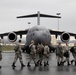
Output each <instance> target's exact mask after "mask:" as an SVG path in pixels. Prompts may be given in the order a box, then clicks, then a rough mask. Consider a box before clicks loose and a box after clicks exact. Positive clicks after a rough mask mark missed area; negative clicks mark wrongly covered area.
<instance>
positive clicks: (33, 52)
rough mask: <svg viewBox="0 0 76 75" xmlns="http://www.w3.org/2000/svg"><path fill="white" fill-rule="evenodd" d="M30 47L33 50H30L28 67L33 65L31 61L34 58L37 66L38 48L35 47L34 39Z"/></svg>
mask: <svg viewBox="0 0 76 75" xmlns="http://www.w3.org/2000/svg"><path fill="white" fill-rule="evenodd" d="M29 48H30V49H31V51H30V54H29V59H30V60H29V62H28V64H27V67H30V66H31V65H30V63H31V61H32V60H33V61H34V64H35V66H37V63H36V60H35V57H36V48H35V44H34V40H32V41H31V44H30V45H29Z"/></svg>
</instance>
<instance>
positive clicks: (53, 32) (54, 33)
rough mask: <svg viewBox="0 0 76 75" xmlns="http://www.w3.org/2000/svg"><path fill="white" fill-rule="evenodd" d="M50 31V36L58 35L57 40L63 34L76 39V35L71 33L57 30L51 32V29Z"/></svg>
mask: <svg viewBox="0 0 76 75" xmlns="http://www.w3.org/2000/svg"><path fill="white" fill-rule="evenodd" d="M49 31H50V34H52V35H56V38H57V36H58V35H61V34H62V33H69V34H70V36H74V37H75V39H76V34H75V33H70V32H65V31H55V30H50V29H49Z"/></svg>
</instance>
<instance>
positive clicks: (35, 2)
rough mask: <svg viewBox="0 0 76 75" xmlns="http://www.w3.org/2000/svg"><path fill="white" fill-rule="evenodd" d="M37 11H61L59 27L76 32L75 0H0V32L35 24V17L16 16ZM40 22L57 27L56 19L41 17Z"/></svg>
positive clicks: (48, 12)
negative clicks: (19, 17) (23, 17)
mask: <svg viewBox="0 0 76 75" xmlns="http://www.w3.org/2000/svg"><path fill="white" fill-rule="evenodd" d="M37 11H40V12H41V13H43V14H49V15H56V13H61V17H62V18H61V19H60V20H59V29H60V30H62V31H68V32H76V0H0V33H2V32H9V31H15V30H16V31H18V30H24V29H27V28H29V27H32V26H35V25H37V19H36V18H28V19H27V18H26V19H17V18H16V17H17V16H21V15H27V14H34V13H37ZM28 22H31V24H30V25H29V24H28ZM40 23H41V25H42V26H45V27H47V28H50V29H55V30H57V29H58V19H53V18H41V22H40Z"/></svg>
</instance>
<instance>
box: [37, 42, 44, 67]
mask: <svg viewBox="0 0 76 75" xmlns="http://www.w3.org/2000/svg"><path fill="white" fill-rule="evenodd" d="M43 50H44V46H43V45H42V43H41V42H39V43H38V45H37V54H38V61H37V64H38V65H40V66H41V65H42V60H43Z"/></svg>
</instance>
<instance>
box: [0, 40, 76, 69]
mask: <svg viewBox="0 0 76 75" xmlns="http://www.w3.org/2000/svg"><path fill="white" fill-rule="evenodd" d="M18 42H19V43H17V44H16V46H15V48H14V50H15V56H14V61H13V64H12V67H16V65H15V63H16V61H17V59H19V60H20V63H21V67H25V65H24V64H23V59H22V47H21V40H19V41H18ZM34 43H35V41H34V40H31V43H30V45H29V50H30V52H29V53H28V55H29V61H28V63H27V67H30V66H31V65H30V64H31V61H32V60H33V61H34V64H35V66H42V61H43V62H44V64H43V65H44V66H48V65H49V58H50V57H49V56H50V55H49V54H50V48H49V45H48V42H46V43H45V45H43V44H42V43H41V42H39V43H38V45H35V44H34ZM1 52H2V46H1V45H0V61H1V60H2V53H1ZM70 52H71V53H72V55H73V58H74V59H73V60H71V61H70V60H69V59H70ZM55 53H56V57H57V66H63V65H64V63H65V62H67V65H68V66H69V65H70V64H74V65H75V66H76V43H75V44H74V46H73V47H71V48H69V46H68V44H67V43H66V46H65V47H63V46H62V45H61V43H58V45H57V47H56V51H55ZM64 57H65V58H64ZM0 68H1V66H0Z"/></svg>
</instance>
